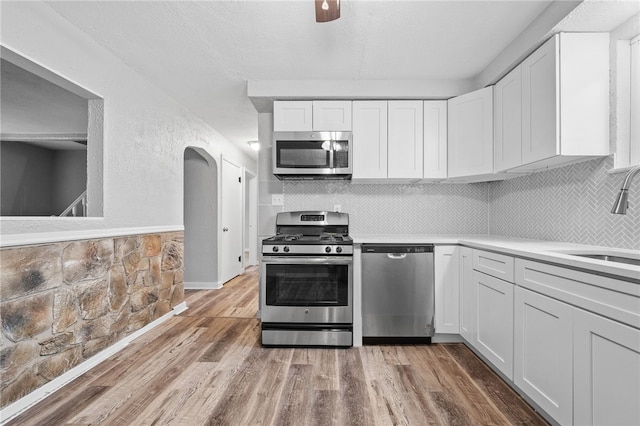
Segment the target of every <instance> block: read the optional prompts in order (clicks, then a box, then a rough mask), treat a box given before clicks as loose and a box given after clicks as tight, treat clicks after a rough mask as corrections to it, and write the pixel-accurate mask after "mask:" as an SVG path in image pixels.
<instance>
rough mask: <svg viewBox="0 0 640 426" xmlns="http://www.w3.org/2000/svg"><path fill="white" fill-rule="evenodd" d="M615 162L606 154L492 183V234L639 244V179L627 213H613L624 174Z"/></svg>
mask: <svg viewBox="0 0 640 426" xmlns="http://www.w3.org/2000/svg"><path fill="white" fill-rule="evenodd" d="M612 167H613V159H612V157H607V158H605V159H598V160H591V161H588V162H584V163H578V164H573V165H569V166H565V167H560V168H557V169H552V170H547V171H545V172H538V173H533V174H530V175H528V176H524V177H520V178H516V179H511V180H508V181H502V182H493V183H491V184H490V186H489V203H488V206H489V214H488V217H489V233H490V234H496V235H507V236H513V237H522V238H534V239H541V240H552V241H564V242H572V243H578V244H590V245H599V246H607V247H619V248H628V249H636V250H637V249H640V182H634V183H633V184H632V185H631V189H630V194H629V209H628V211H627V214H626V215H614V214H611V213H610V211H611V207H612V206H613V202H614V200H615V197H616V195H617V193H618V191H619V189H620V186H621V185H622V181H623V180H624V176H625V174H624V173H618V174H608V173H607V170H609V169H611V168H612Z"/></svg>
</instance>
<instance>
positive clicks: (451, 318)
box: [434, 246, 460, 334]
mask: <svg viewBox="0 0 640 426" xmlns="http://www.w3.org/2000/svg"><path fill="white" fill-rule="evenodd" d="M458 250H459V248H458V247H457V246H436V247H435V253H434V254H435V255H434V271H435V293H436V294H435V297H436V311H435V314H436V318H435V323H436V324H435V325H436V333H454V334H458V333H459V332H460V327H459V320H460V311H459V304H460V290H459V288H460V287H459V286H460V280H459V266H458V265H459V263H458Z"/></svg>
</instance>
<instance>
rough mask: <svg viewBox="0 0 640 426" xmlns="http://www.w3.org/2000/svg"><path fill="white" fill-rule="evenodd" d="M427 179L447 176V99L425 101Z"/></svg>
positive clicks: (425, 168)
mask: <svg viewBox="0 0 640 426" xmlns="http://www.w3.org/2000/svg"><path fill="white" fill-rule="evenodd" d="M423 109H424V123H423V125H424V132H423V136H424V172H423V177H424V178H425V179H445V178H446V177H447V101H424V105H423Z"/></svg>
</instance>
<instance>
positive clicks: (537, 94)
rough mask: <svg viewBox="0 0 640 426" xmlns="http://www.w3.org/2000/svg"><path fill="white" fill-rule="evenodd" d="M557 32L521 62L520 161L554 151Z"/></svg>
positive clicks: (530, 159)
mask: <svg viewBox="0 0 640 426" xmlns="http://www.w3.org/2000/svg"><path fill="white" fill-rule="evenodd" d="M558 46H559V44H558V36H555V37H553V38H552V39H550V40H549V41H547V42H546V43H545V44H543V45H542V46H541V47H540V48H539V49H538V50H536V51H535V52H533V53H532V54H531V55H530V56H529V57H528V58H527V59H525V60H524V61H523V62H522V64H521V67H522V163H523V164H527V163H532V162H534V161H538V160H542V159H545V158H549V157H553V156H555V155H558V154H559V153H560V152H559V149H558V148H559V144H558V136H559V133H558V132H559V129H558V123H559V121H558V120H559V117H558V113H559V111H558V89H559V88H558V76H559V70H558Z"/></svg>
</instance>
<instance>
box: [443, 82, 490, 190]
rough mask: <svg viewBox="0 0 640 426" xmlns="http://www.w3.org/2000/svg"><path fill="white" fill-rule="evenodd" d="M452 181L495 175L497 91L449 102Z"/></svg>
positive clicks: (480, 92)
mask: <svg viewBox="0 0 640 426" xmlns="http://www.w3.org/2000/svg"><path fill="white" fill-rule="evenodd" d="M448 114H449V116H448V121H449V126H448V127H449V147H448V152H449V161H448V168H449V177H461V176H473V175H482V174H489V173H493V88H492V87H485V88H484V89H480V90H476V91H474V92H471V93H467V94H465V95H462V96H458V97H456V98H452V99H449V100H448Z"/></svg>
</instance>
